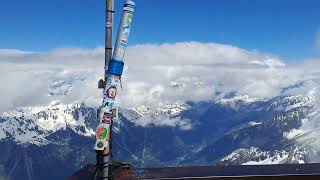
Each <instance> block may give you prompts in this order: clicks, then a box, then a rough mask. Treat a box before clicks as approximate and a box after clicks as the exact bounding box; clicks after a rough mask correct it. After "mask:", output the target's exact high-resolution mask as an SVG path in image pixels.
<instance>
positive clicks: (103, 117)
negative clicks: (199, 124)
mask: <svg viewBox="0 0 320 180" xmlns="http://www.w3.org/2000/svg"><path fill="white" fill-rule="evenodd" d="M134 5H135V3H134V2H133V1H131V0H125V3H124V7H123V13H122V16H121V22H120V25H119V31H118V35H117V40H116V45H115V49H114V52H113V56H112V58H111V54H112V19H113V18H112V16H113V1H112V0H107V1H106V8H107V11H106V44H105V45H106V48H105V81H104V82H103V81H102V80H100V81H99V87H102V85H101V84H103V88H104V90H103V101H102V105H101V107H100V109H99V112H98V117H99V119H100V124H99V125H98V127H97V129H96V142H95V145H94V149H95V150H96V152H97V164H98V166H101V164H102V179H111V178H110V177H111V175H112V174H111V169H110V166H111V163H110V161H111V158H112V157H111V145H112V143H111V140H112V138H111V135H112V133H111V132H112V124H113V119H114V118H115V117H117V107H116V105H115V98H116V95H117V92H118V89H119V88H120V87H121V76H122V72H123V67H124V62H123V57H124V53H125V50H126V47H127V44H128V38H129V32H130V28H131V21H132V16H133V12H134ZM101 161H102V163H100V164H99V162H101ZM97 168H98V167H97ZM97 174H99V171H97V172H96V173H95V177H96V176H98V175H97Z"/></svg>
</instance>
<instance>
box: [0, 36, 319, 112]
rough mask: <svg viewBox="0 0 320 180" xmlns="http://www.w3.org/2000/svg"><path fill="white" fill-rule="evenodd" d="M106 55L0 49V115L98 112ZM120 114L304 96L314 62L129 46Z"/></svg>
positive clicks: (191, 45)
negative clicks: (64, 86)
mask: <svg viewBox="0 0 320 180" xmlns="http://www.w3.org/2000/svg"><path fill="white" fill-rule="evenodd" d="M103 56H104V49H103V48H102V47H97V48H95V49H81V48H64V49H53V50H50V51H47V52H25V51H20V50H8V49H2V50H0V66H1V69H0V80H1V85H0V94H1V102H0V112H3V111H7V110H10V109H14V108H16V107H21V106H33V105H41V104H48V103H50V102H51V101H53V100H60V101H62V102H65V103H70V102H73V101H85V102H86V103H87V104H89V105H92V106H97V105H98V104H100V101H101V90H99V89H97V82H98V80H99V79H100V78H102V77H103V66H104V62H103V59H104V58H103ZM125 61H126V66H125V72H124V76H123V79H122V80H123V90H122V91H121V94H120V95H119V96H118V97H119V99H118V101H119V103H120V104H121V106H122V107H128V108H135V107H138V106H141V105H154V104H157V103H163V104H165V103H174V102H176V101H182V102H184V101H189V100H190V101H201V100H215V99H219V98H223V97H225V96H228V95H230V94H234V95H249V96H250V97H255V98H260V99H264V98H270V97H274V96H277V95H280V94H296V93H307V92H308V91H309V90H310V89H312V88H315V87H317V86H318V84H319V79H320V69H319V68H318V67H320V63H319V61H318V60H305V61H301V62H295V63H291V62H290V61H283V60H281V59H280V58H279V57H275V56H272V55H269V54H265V53H261V52H258V51H256V50H252V51H248V50H245V49H241V48H239V47H235V46H231V45H224V44H214V43H199V42H181V43H175V44H161V45H154V44H144V45H136V46H131V47H129V48H128V49H127V53H126V56H125ZM61 80H64V81H66V82H67V83H69V84H72V91H71V92H70V93H69V94H68V95H67V96H64V95H56V96H48V91H49V89H50V87H51V86H52V84H53V83H55V82H57V81H61Z"/></svg>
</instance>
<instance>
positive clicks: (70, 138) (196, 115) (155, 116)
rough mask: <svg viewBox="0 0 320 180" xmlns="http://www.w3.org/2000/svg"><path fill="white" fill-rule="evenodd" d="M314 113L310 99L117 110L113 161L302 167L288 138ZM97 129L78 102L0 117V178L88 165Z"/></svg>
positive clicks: (305, 155) (305, 152) (304, 153)
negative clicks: (292, 165)
mask: <svg viewBox="0 0 320 180" xmlns="http://www.w3.org/2000/svg"><path fill="white" fill-rule="evenodd" d="M318 110H319V108H318V106H317V103H316V100H315V97H314V92H313V91H311V92H310V93H309V94H307V95H296V96H279V97H275V98H272V99H268V100H261V99H257V98H253V97H249V96H245V95H244V96H233V97H230V98H226V99H220V100H218V101H202V102H185V103H184V102H176V103H173V104H162V103H159V104H157V105H154V106H139V107H135V108H130V109H125V108H121V109H120V120H119V123H118V124H116V125H115V127H114V130H115V133H114V141H113V143H114V144H113V156H114V158H115V159H118V160H123V161H127V162H129V163H131V164H133V165H135V166H141V167H155V166H184V165H212V164H223V165H229V164H269V163H271V164H272V163H273V164H274V163H307V162H311V161H312V159H311V158H310V153H309V150H311V149H310V148H309V147H308V146H306V145H305V144H303V143H301V142H299V141H296V139H295V138H292V137H294V133H296V132H297V131H299V130H300V128H301V127H302V125H303V123H305V122H307V121H308V119H309V118H310V116H315V115H314V114H315V113H317V112H318ZM97 123H98V121H97V118H96V109H95V108H94V107H87V106H86V104H85V103H80V102H74V103H72V104H68V105H65V104H62V103H60V102H57V101H55V102H52V103H51V104H49V105H47V106H37V107H23V108H18V109H16V110H14V111H10V112H3V113H1V114H0V146H1V148H2V149H3V152H4V153H2V154H1V155H0V173H1V175H2V176H3V177H5V178H7V179H19V178H18V177H26V178H25V179H44V178H45V179H50V178H51V177H52V179H54V178H55V179H61V178H63V177H65V176H67V175H70V174H71V173H72V172H73V171H75V170H76V169H78V168H80V167H81V166H84V165H85V164H87V163H94V161H95V157H94V156H95V153H94V151H93V150H92V148H91V147H92V143H93V141H94V129H95V127H96V126H97ZM299 132H300V134H299V135H301V134H303V133H304V132H303V131H302V130H300V131H299ZM312 150H314V149H312ZM17 154H18V156H17ZM314 156H316V153H315V154H314ZM17 164H19V166H17ZM66 164H68V168H64V167H65V166H66ZM60 166H61V167H60ZM44 167H45V168H44ZM39 169H40V171H39ZM52 169H55V170H56V171H55V172H60V173H55V175H52V174H53V172H52V171H51V170H52ZM51 175H52V176H51ZM0 177H1V176H0Z"/></svg>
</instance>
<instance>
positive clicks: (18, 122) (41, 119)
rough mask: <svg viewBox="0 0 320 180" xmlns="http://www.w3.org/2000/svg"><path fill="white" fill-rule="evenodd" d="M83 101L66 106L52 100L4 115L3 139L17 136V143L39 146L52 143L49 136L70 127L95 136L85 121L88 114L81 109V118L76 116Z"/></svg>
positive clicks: (0, 116) (77, 131)
mask: <svg viewBox="0 0 320 180" xmlns="http://www.w3.org/2000/svg"><path fill="white" fill-rule="evenodd" d="M81 106H82V105H81V103H77V102H76V103H74V104H70V105H62V104H60V103H59V102H52V103H51V104H50V105H48V106H38V107H24V108H19V109H17V110H15V111H10V112H4V113H2V114H0V118H1V119H5V121H4V122H2V123H0V132H1V133H0V135H1V136H0V140H2V139H5V138H7V137H10V138H13V139H14V141H16V142H17V143H31V144H36V145H42V144H48V143H50V142H49V141H48V140H47V139H46V137H47V136H49V135H50V134H52V133H54V132H56V131H58V130H61V129H62V130H65V129H66V128H67V127H68V128H70V129H72V130H73V131H74V132H75V133H77V134H79V135H83V136H91V135H94V131H93V129H90V128H88V127H87V126H86V124H85V118H84V117H85V116H86V114H82V113H81V112H80V113H79V114H78V116H79V117H78V118H76V117H75V116H74V114H73V113H74V112H75V110H76V109H78V108H80V107H81Z"/></svg>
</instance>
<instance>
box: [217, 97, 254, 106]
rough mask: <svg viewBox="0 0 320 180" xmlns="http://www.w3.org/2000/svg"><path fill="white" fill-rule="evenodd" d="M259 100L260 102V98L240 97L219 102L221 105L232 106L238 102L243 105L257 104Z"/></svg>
mask: <svg viewBox="0 0 320 180" xmlns="http://www.w3.org/2000/svg"><path fill="white" fill-rule="evenodd" d="M258 100H259V99H258V98H254V97H250V96H248V95H239V96H234V97H231V98H225V99H221V100H220V101H218V102H219V103H221V104H232V103H237V102H243V103H246V104H249V103H253V102H256V101H258Z"/></svg>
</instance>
